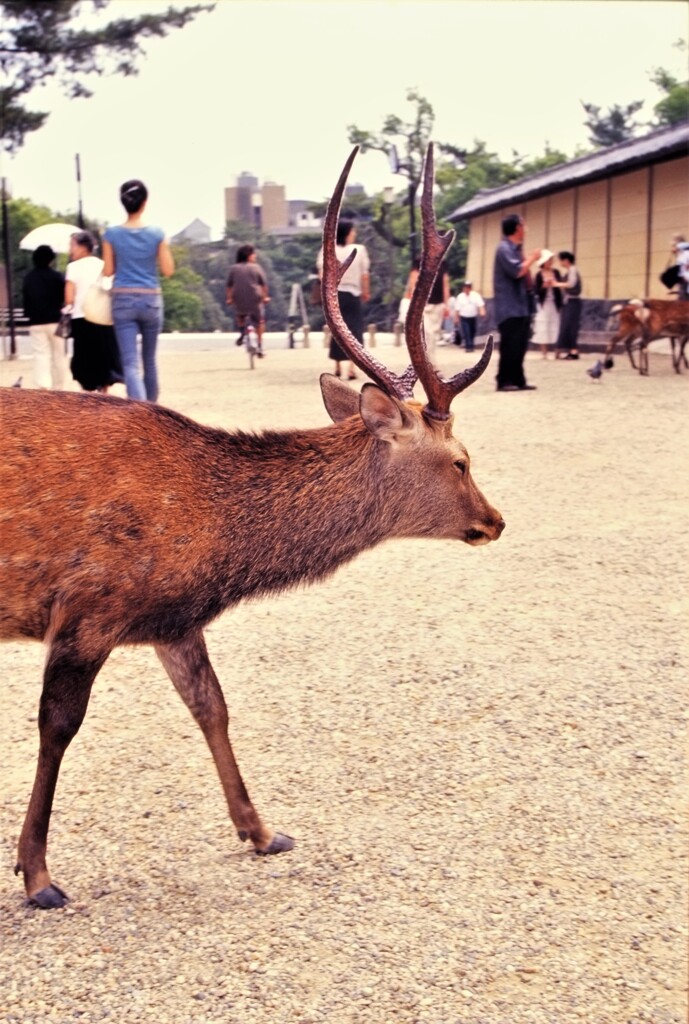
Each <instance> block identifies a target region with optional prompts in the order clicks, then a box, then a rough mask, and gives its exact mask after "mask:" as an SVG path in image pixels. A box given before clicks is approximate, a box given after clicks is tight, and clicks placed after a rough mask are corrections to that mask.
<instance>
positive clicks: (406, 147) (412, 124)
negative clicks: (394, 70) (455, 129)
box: [347, 89, 435, 260]
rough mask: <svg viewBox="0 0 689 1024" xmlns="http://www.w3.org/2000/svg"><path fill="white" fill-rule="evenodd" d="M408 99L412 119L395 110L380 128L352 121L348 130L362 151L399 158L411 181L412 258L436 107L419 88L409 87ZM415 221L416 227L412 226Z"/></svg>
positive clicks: (401, 172)
mask: <svg viewBox="0 0 689 1024" xmlns="http://www.w3.org/2000/svg"><path fill="white" fill-rule="evenodd" d="M407 101H408V102H409V103H414V104H416V109H415V111H414V114H413V117H412V120H411V121H403V120H402V118H400V117H398V116H397V115H396V114H388V116H387V117H386V118H385V121H384V122H383V127H382V128H381V130H380V131H379V132H371V131H368V130H363V129H361V128H357V126H356V125H349V126H348V128H347V134H348V138H349V141H350V142H351V143H352V144H353V145H358V146H360V147H361V152H362V153H366V152H367V150H370V149H373V150H379V151H380V152H382V153H386V154H387V155H388V157H389V158H390V159H392V160H393V162H395V159H396V162H397V170H398V173H399V174H402V175H404V177H406V179H407V181H408V186H407V197H406V203H407V206H408V208H409V210H410V214H409V216H410V222H411V223H410V233H409V239H410V246H411V258H412V260H413V259H414V257H415V256H416V254H417V251H418V242H417V238H416V224H415V204H416V193H417V192H418V189H419V185H420V183H421V175H422V173H423V161H424V156H425V153H426V148H427V146H428V143H429V142H430V139H431V134H432V132H433V124H434V121H435V114H434V113H433V107H432V106H431V104H430V103H429V102H428V100H427V99H426V98H425V96H422V95H421V93H419V92H418V90H416V89H409V90H408V92H407ZM412 224H413V229H412Z"/></svg>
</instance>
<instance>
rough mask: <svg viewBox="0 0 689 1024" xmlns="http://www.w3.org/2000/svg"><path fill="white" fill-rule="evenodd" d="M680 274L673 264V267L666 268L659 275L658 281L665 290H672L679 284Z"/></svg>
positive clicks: (676, 265)
mask: <svg viewBox="0 0 689 1024" xmlns="http://www.w3.org/2000/svg"><path fill="white" fill-rule="evenodd" d="M679 278H680V272H679V266H678V264H677V263H675V264H674V265H673V266H671V267H668V268H667V269H666V270H664V271H663V272H662V274H661V275H660V280H661V281H662V283H663V284H664V285H665V287H666V288H667V289H670V288H674V287H675V285H676V284H678V283H679Z"/></svg>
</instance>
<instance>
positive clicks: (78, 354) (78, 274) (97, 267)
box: [65, 231, 124, 393]
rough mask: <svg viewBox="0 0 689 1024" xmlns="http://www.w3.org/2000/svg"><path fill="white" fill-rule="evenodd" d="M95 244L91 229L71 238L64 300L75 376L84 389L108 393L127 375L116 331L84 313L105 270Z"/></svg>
mask: <svg viewBox="0 0 689 1024" xmlns="http://www.w3.org/2000/svg"><path fill="white" fill-rule="evenodd" d="M94 245H95V243H94V239H93V235H91V234H90V233H89V232H88V231H76V232H75V233H74V234H73V235H72V237H71V238H70V241H69V256H70V262H69V263H68V264H67V272H66V274H65V303H66V306H67V311H68V312H70V313H71V315H72V339H73V341H74V353H73V355H72V362H71V364H70V368H71V370H72V376H73V377H74V379H75V380H76V381H78V383H79V384H81V386H82V388H83V389H84V391H100V392H103V393H105V392H106V391H107V390H108V388H109V387H110V385H111V384H119V383H122V381H123V380H124V377H123V375H122V363H121V360H120V352H119V349H118V347H117V339H116V337H115V332H114V330H113V329H112V327H110V326H108V325H105V324H92V323H90V321H88V320H87V319H86V318H85V316H84V299H85V298H86V293H87V291H88V290H89V288H90V287H91V285H92V284H95V283H96V282H97V281H98V280H99V278H100V277H101V275H102V273H103V260H101V259H98V257H97V256H94V254H93V250H94Z"/></svg>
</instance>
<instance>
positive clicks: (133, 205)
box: [120, 178, 148, 213]
mask: <svg viewBox="0 0 689 1024" xmlns="http://www.w3.org/2000/svg"><path fill="white" fill-rule="evenodd" d="M120 199H121V201H122V205H123V206H124V208H125V210H126V211H127V213H138V212H139V210H140V209H141V207H142V206H143V205H144V203H145V202H146V200H147V199H148V189H147V188H146V186H145V185H144V183H143V181H139V179H138V178H132V179H131V181H125V183H124V185H122V186H121V187H120Z"/></svg>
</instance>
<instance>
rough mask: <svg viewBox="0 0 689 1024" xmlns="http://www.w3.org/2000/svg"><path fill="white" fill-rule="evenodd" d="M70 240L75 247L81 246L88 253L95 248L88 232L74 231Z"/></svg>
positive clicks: (91, 236)
mask: <svg viewBox="0 0 689 1024" xmlns="http://www.w3.org/2000/svg"><path fill="white" fill-rule="evenodd" d="M72 238H73V239H74V241H75V242H76V243H77V245H83V247H84V249H88V251H89V252H93V250H94V249H95V247H96V241H95V239H94V237H93V235H92V234H91V233H90V232H89V231H75V232H74V234H73V235H72Z"/></svg>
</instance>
